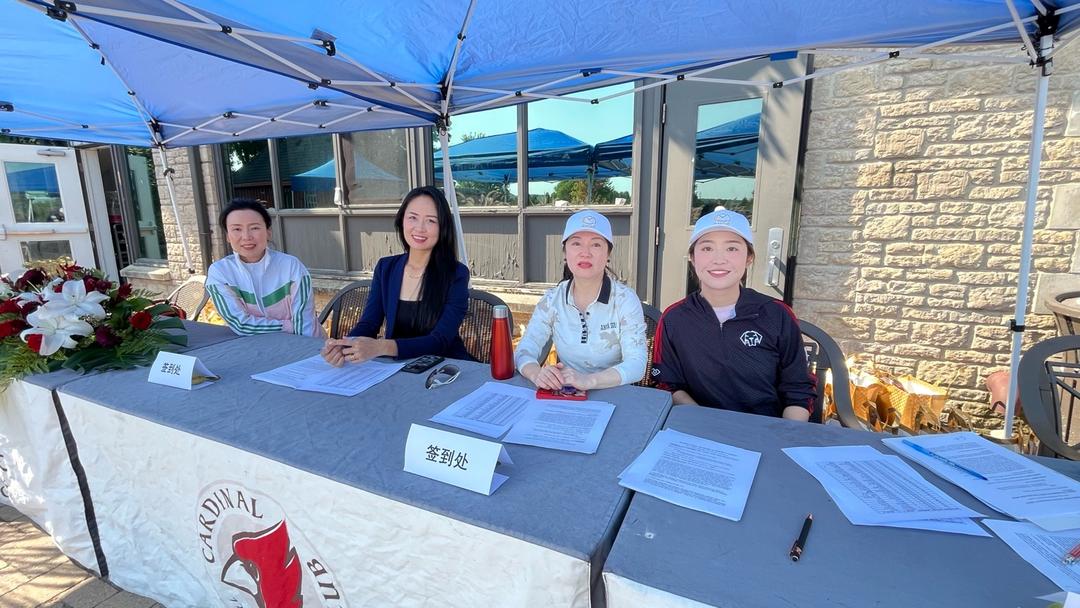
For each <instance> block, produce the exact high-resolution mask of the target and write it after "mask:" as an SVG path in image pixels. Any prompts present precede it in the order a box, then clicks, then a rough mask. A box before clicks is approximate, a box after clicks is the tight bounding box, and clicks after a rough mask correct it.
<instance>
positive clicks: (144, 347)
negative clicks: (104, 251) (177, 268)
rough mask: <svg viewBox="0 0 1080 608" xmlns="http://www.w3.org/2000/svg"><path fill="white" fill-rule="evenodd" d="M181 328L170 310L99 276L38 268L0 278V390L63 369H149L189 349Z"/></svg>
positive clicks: (71, 268) (68, 267)
mask: <svg viewBox="0 0 1080 608" xmlns="http://www.w3.org/2000/svg"><path fill="white" fill-rule="evenodd" d="M183 329H184V326H183V323H181V321H180V319H179V318H178V317H177V316H176V310H175V309H174V308H173V307H172V306H171V305H169V304H164V303H155V302H154V301H153V300H152V299H150V298H149V297H148V294H146V293H143V292H136V291H133V290H132V288H131V285H129V284H124V285H117V284H116V283H113V282H112V281H109V280H108V279H107V278H105V275H104V273H102V272H101V271H99V270H94V269H89V268H83V267H81V266H76V265H74V264H71V263H69V262H66V261H64V260H60V261H50V262H37V263H36V264H35V266H34V267H33V268H30V269H29V270H27V271H26V272H24V273H23V274H22V276H20V277H19V278H17V279H12V278H10V277H8V276H4V277H0V389H2V388H4V387H6V386H7V385H8V384H10V383H11V381H12V380H16V379H19V378H22V377H24V376H27V375H30V374H36V373H42V372H49V371H55V370H58V369H61V368H64V369H71V370H75V371H78V372H80V373H85V372H87V371H91V370H104V369H127V368H131V367H136V366H139V365H149V364H150V363H153V361H154V358H155V357H156V356H157V353H158V351H160V350H162V349H167V348H170V347H172V346H173V345H180V346H182V345H185V344H187V336H186V335H184V333H183ZM166 330H174V331H166ZM175 330H179V331H175Z"/></svg>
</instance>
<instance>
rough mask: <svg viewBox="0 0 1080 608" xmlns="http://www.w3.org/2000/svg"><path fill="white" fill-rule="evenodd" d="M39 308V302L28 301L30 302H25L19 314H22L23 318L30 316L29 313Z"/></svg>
mask: <svg viewBox="0 0 1080 608" xmlns="http://www.w3.org/2000/svg"><path fill="white" fill-rule="evenodd" d="M40 306H41V302H34V301H30V302H27V303H26V304H23V307H22V310H21V311H20V312H22V316H23V317H27V316H29V315H30V313H32V312H34V311H35V310H37V309H38V308H39V307H40Z"/></svg>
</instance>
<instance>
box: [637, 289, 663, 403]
mask: <svg viewBox="0 0 1080 608" xmlns="http://www.w3.org/2000/svg"><path fill="white" fill-rule="evenodd" d="M641 312H643V313H645V348H646V350H645V377H643V378H642V379H641V380H638V381H637V382H635V383H634V384H635V385H636V386H655V385H656V384H655V382H653V375H652V357H653V343H654V342H655V341H656V327H657V326H658V325H660V309H659V308H657V307H655V306H653V305H651V304H646V303H644V302H642V303H641Z"/></svg>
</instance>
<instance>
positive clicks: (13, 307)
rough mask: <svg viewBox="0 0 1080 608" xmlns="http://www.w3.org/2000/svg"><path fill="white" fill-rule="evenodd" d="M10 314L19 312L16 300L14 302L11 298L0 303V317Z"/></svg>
mask: <svg viewBox="0 0 1080 608" xmlns="http://www.w3.org/2000/svg"><path fill="white" fill-rule="evenodd" d="M12 312H20V311H19V301H18V300H16V299H15V298H11V299H10V300H4V301H3V302H0V315H5V314H8V313H12Z"/></svg>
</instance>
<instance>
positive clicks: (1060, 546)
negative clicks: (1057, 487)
mask: <svg viewBox="0 0 1080 608" xmlns="http://www.w3.org/2000/svg"><path fill="white" fill-rule="evenodd" d="M983 523H985V524H986V525H987V526H989V528H990V529H991V530H993V531H994V534H997V535H998V536H999V537H1001V540H1003V541H1005V543H1006V544H1008V545H1009V547H1011V548H1012V550H1013V551H1016V553H1017V555H1019V556H1020V557H1021V558H1023V559H1024V561H1026V562H1027V563H1029V564H1031V565H1032V566H1035V569H1036V570H1038V571H1039V572H1042V574H1043V576H1045V577H1046V578H1048V579H1050V580H1052V581H1054V584H1055V585H1057V586H1058V587H1061V588H1062V589H1063V590H1065V591H1074V592H1080V563H1071V564H1067V563H1065V561H1064V560H1063V559H1062V557H1063V556H1065V555H1067V554H1068V553H1069V551H1070V550H1071V549H1072V548H1073V547H1075V546H1076V545H1077V544H1080V530H1073V531H1071V532H1047V531H1045V530H1043V529H1041V528H1039V527H1038V526H1035V525H1032V524H1030V523H1027V522H1020V521H999V520H991V519H987V520H983Z"/></svg>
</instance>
